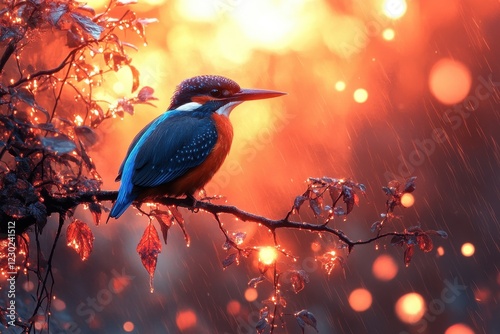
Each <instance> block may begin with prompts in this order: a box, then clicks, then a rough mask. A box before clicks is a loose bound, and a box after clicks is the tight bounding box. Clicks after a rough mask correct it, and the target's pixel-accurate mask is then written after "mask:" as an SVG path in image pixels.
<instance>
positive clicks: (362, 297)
mask: <svg viewBox="0 0 500 334" xmlns="http://www.w3.org/2000/svg"><path fill="white" fill-rule="evenodd" d="M349 305H350V306H351V308H352V309H353V310H354V311H356V312H364V311H366V310H368V309H369V308H370V306H372V294H371V293H370V291H368V290H366V289H362V288H360V289H356V290H354V291H352V292H351V294H350V295H349Z"/></svg>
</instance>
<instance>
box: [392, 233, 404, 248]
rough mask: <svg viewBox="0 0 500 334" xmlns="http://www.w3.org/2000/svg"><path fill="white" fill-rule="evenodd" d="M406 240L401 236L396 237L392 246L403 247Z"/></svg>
mask: <svg viewBox="0 0 500 334" xmlns="http://www.w3.org/2000/svg"><path fill="white" fill-rule="evenodd" d="M404 241H405V238H404V237H403V236H401V235H395V236H393V237H392V239H391V245H393V246H396V245H397V246H403V244H404Z"/></svg>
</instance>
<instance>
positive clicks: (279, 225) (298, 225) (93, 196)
mask: <svg viewBox="0 0 500 334" xmlns="http://www.w3.org/2000/svg"><path fill="white" fill-rule="evenodd" d="M117 195H118V192H117V191H98V192H86V193H79V194H76V195H74V196H64V197H53V196H51V195H49V194H48V193H45V194H43V197H44V198H45V202H44V203H45V205H46V207H47V214H49V215H50V214H51V213H59V212H66V211H68V210H70V209H73V208H75V207H76V206H78V205H80V204H84V203H93V202H101V201H115V200H116V198H117ZM151 202H155V203H157V204H161V205H166V206H171V205H174V206H177V207H182V208H188V209H195V210H196V209H197V210H203V211H206V212H209V213H211V214H213V215H218V214H221V213H225V214H229V215H232V216H234V217H236V218H238V219H239V220H241V221H251V222H254V223H258V224H261V225H263V226H265V227H267V228H269V229H270V230H271V231H272V232H274V231H276V230H277V229H298V230H304V231H309V232H323V233H329V234H333V235H335V236H336V237H338V238H339V240H340V241H342V242H343V243H344V244H346V245H347V248H348V250H349V252H350V251H351V250H352V248H353V247H354V246H356V245H364V244H369V243H372V242H374V241H376V240H378V239H382V238H385V237H389V236H408V235H414V234H416V233H413V232H405V233H400V232H387V233H383V234H380V235H377V236H374V237H373V238H370V239H367V240H352V239H350V238H349V237H348V236H347V235H346V234H345V233H344V232H343V231H342V230H339V229H335V228H332V227H330V226H328V225H324V224H311V223H306V222H299V221H292V220H289V218H288V215H287V216H286V217H285V218H282V219H270V218H267V217H264V216H260V215H257V214H254V213H251V212H247V211H244V210H241V209H239V208H238V207H236V206H232V205H222V204H214V203H210V202H206V201H193V200H192V199H191V198H171V197H161V198H157V199H154V200H151Z"/></svg>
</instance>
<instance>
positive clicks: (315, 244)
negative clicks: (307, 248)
mask: <svg viewBox="0 0 500 334" xmlns="http://www.w3.org/2000/svg"><path fill="white" fill-rule="evenodd" d="M320 249H321V244H320V243H319V242H313V243H311V250H312V251H313V252H319V250H320Z"/></svg>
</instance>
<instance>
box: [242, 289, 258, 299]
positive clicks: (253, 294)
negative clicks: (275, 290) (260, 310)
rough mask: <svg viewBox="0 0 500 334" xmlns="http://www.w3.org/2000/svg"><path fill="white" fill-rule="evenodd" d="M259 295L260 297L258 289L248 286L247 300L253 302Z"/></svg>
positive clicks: (246, 291)
mask: <svg viewBox="0 0 500 334" xmlns="http://www.w3.org/2000/svg"><path fill="white" fill-rule="evenodd" d="M257 297H259V293H258V292H257V289H255V288H248V289H246V290H245V299H246V301H247V302H253V301H255V300H257Z"/></svg>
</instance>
